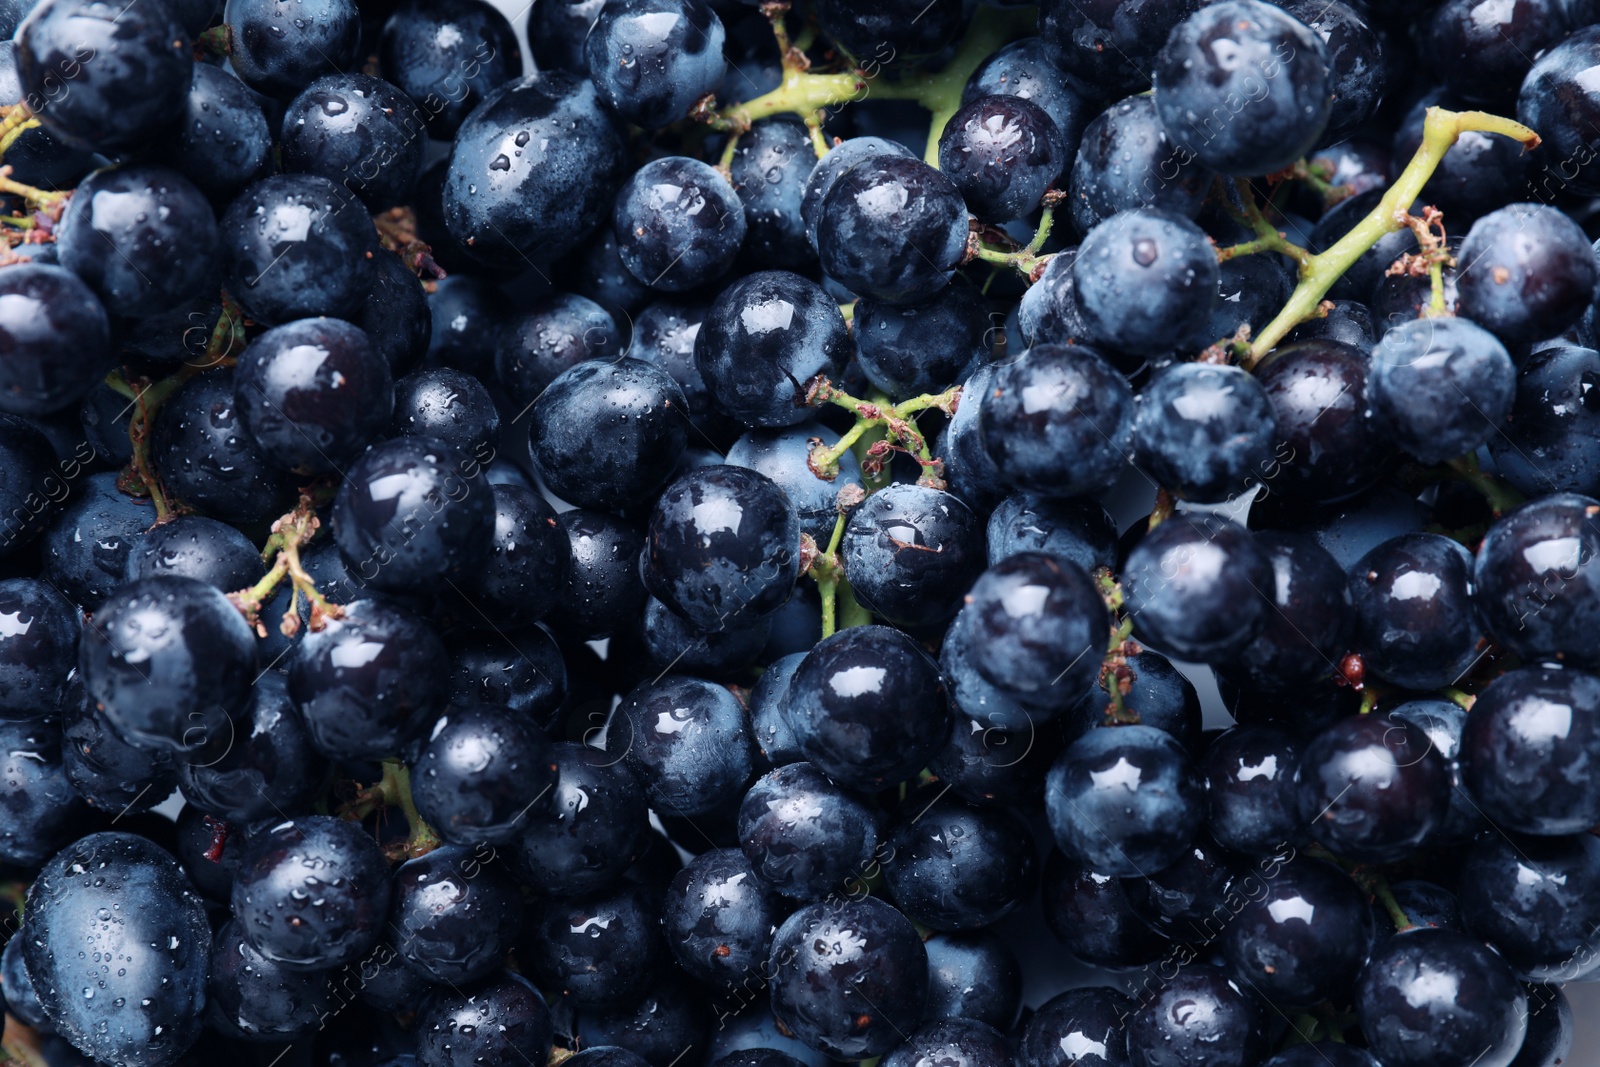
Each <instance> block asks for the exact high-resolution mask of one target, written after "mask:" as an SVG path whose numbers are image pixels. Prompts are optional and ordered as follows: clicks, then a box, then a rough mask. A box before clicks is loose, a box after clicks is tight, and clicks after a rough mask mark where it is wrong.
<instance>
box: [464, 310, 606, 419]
mask: <svg viewBox="0 0 1600 1067" xmlns="http://www.w3.org/2000/svg"><path fill="white" fill-rule="evenodd" d="M619 351H621V337H620V335H619V333H618V331H617V324H616V322H615V320H613V319H612V317H611V314H610V313H609V312H607V311H606V309H605V308H603V307H601V306H600V305H599V304H597V303H595V302H594V301H593V300H590V299H589V298H587V297H582V296H576V295H574V294H572V293H555V294H553V295H551V296H547V297H544V298H542V299H540V300H536V301H534V302H533V303H532V304H530V305H528V308H527V310H526V311H524V312H522V314H520V315H518V316H516V317H515V318H512V319H510V320H509V321H508V322H506V324H505V325H504V327H503V328H502V329H501V331H500V332H499V344H498V346H497V347H496V350H495V354H494V361H495V366H494V370H495V376H496V377H497V378H498V379H499V380H500V384H501V385H502V386H504V387H505V390H506V393H507V394H508V395H509V396H510V398H511V401H512V403H513V404H515V405H516V406H517V407H518V408H521V407H523V406H525V405H527V404H531V403H533V402H534V401H535V400H537V399H539V394H540V393H542V392H544V391H545V388H546V387H547V386H549V384H550V383H551V382H553V381H555V380H556V378H558V377H559V376H560V375H561V373H562V372H563V371H565V370H567V369H568V368H569V367H572V366H574V365H575V364H578V363H581V362H583V361H584V360H586V359H605V358H609V357H612V356H615V355H616V354H617V353H618V352H619Z"/></svg>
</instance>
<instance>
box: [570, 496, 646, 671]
mask: <svg viewBox="0 0 1600 1067" xmlns="http://www.w3.org/2000/svg"><path fill="white" fill-rule="evenodd" d="M559 521H560V523H561V526H562V528H563V529H564V530H565V531H566V534H567V539H568V545H569V548H570V552H571V554H570V557H569V563H570V565H571V569H570V571H569V572H568V576H567V581H566V585H565V586H564V587H563V588H562V590H561V592H560V595H559V597H558V599H557V601H556V610H555V612H554V613H553V614H554V618H555V620H557V621H558V624H559V627H560V629H561V631H563V632H566V633H570V634H572V635H573V636H575V637H578V638H580V639H582V640H585V641H588V640H594V639H596V638H601V637H609V636H610V635H611V634H612V633H614V632H616V631H618V630H620V629H622V628H623V627H624V626H625V625H626V624H627V623H628V622H629V621H630V620H632V619H635V618H637V617H638V616H639V614H640V613H641V612H642V611H643V610H644V602H645V597H646V596H647V595H648V594H646V593H645V590H644V583H643V582H642V581H640V579H639V553H640V552H641V551H642V550H643V549H644V533H643V532H642V531H640V530H638V529H635V528H634V527H632V526H630V525H628V524H627V523H626V522H623V521H622V520H621V519H618V518H614V517H612V516H610V515H605V514H602V513H600V512H598V511H585V510H583V509H581V508H580V509H577V510H575V511H567V512H563V513H562V514H561V515H560V516H559Z"/></svg>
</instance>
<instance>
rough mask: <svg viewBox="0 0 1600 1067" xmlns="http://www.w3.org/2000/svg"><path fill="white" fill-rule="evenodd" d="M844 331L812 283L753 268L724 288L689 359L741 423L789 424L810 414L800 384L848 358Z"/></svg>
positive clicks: (831, 372)
mask: <svg viewBox="0 0 1600 1067" xmlns="http://www.w3.org/2000/svg"><path fill="white" fill-rule="evenodd" d="M850 352H851V342H850V332H849V330H848V328H847V327H846V326H845V323H844V318H843V317H842V316H841V315H840V314H839V307H838V305H837V304H836V303H835V302H834V301H833V300H832V299H831V298H829V296H828V295H827V293H825V292H823V290H822V287H821V286H819V285H817V284H816V283H814V282H812V281H809V280H807V279H805V278H802V277H801V276H800V275H798V274H791V273H789V272H787V271H760V272H758V273H755V274H749V275H746V276H745V277H744V278H742V279H740V280H739V281H737V282H734V283H733V284H732V285H730V286H728V287H727V288H726V289H724V290H723V291H722V293H721V295H719V296H718V297H717V298H716V300H715V302H713V303H712V305H711V308H710V309H709V310H708V311H707V312H706V315H705V321H704V322H703V323H702V324H701V327H700V332H699V333H698V334H697V335H696V336H695V340H694V358H695V364H696V366H697V367H698V369H699V372H700V375H701V377H702V378H703V380H704V381H705V384H706V388H707V389H708V390H709V391H710V393H711V396H712V397H713V398H714V399H715V401H716V403H717V404H719V405H721V407H722V408H723V409H724V410H726V411H727V412H728V413H729V414H730V415H732V416H733V417H734V418H736V419H739V420H740V421H742V422H744V423H745V424H746V425H749V426H767V427H776V426H793V425H795V424H796V423H800V422H804V421H805V420H806V419H807V418H810V417H811V412H810V411H809V410H808V409H807V408H806V407H805V403H806V388H807V385H808V383H809V382H810V381H811V379H812V378H814V377H816V376H817V375H823V376H825V377H829V378H833V377H835V376H837V375H838V374H839V373H840V372H841V371H842V370H843V369H844V366H845V364H846V363H847V362H848V360H849V356H850Z"/></svg>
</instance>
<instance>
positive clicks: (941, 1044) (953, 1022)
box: [883, 1019, 1011, 1067]
mask: <svg viewBox="0 0 1600 1067" xmlns="http://www.w3.org/2000/svg"><path fill="white" fill-rule="evenodd" d="M1010 1055H1011V1046H1010V1045H1009V1044H1007V1042H1006V1039H1005V1038H1004V1037H1003V1036H1001V1034H1000V1032H999V1031H998V1030H996V1029H995V1028H994V1027H992V1026H990V1025H989V1024H988V1023H983V1022H978V1021H977V1020H976V1019H943V1020H940V1021H938V1022H930V1023H927V1024H925V1025H924V1026H922V1027H920V1028H918V1029H917V1030H914V1031H912V1032H911V1034H910V1035H909V1036H907V1037H906V1039H905V1040H904V1041H902V1042H901V1043H900V1044H899V1045H897V1046H895V1048H894V1050H893V1051H892V1052H890V1053H889V1054H888V1055H887V1056H885V1057H884V1058H883V1064H884V1067H918V1065H919V1064H925V1063H939V1064H948V1065H949V1067H979V1065H980V1064H987V1063H1001V1062H1004V1061H1006V1060H1007V1059H1008V1058H1009V1057H1010Z"/></svg>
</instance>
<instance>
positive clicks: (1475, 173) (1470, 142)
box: [1335, 89, 1543, 220]
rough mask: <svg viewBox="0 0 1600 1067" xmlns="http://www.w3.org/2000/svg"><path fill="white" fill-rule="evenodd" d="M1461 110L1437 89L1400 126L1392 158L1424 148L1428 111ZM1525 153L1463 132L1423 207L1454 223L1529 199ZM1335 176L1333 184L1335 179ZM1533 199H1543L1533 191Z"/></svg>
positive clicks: (1425, 191)
mask: <svg viewBox="0 0 1600 1067" xmlns="http://www.w3.org/2000/svg"><path fill="white" fill-rule="evenodd" d="M1460 106H1464V105H1461V104H1460V103H1459V102H1458V101H1456V100H1453V99H1451V97H1450V96H1449V95H1448V94H1447V93H1446V92H1444V90H1442V89H1441V90H1435V91H1433V92H1430V93H1428V94H1426V95H1425V96H1423V98H1422V99H1420V100H1418V101H1417V102H1416V104H1414V105H1413V106H1412V107H1411V109H1410V110H1409V111H1407V112H1406V114H1405V118H1404V119H1403V120H1402V122H1401V123H1400V128H1399V130H1398V131H1396V133H1395V136H1394V155H1395V158H1396V159H1409V158H1411V156H1413V155H1414V154H1416V151H1417V148H1418V147H1419V146H1420V145H1421V144H1422V124H1423V121H1424V118H1425V115H1426V112H1427V109H1428V108H1430V107H1447V108H1450V109H1451V110H1455V109H1456V108H1457V107H1460ZM1528 170H1529V164H1528V154H1527V153H1526V152H1524V151H1523V150H1522V146H1521V145H1520V144H1518V143H1517V142H1516V141H1514V140H1512V139H1511V138H1509V137H1506V136H1503V135H1501V134H1498V133H1484V132H1482V131H1479V130H1472V131H1467V132H1463V133H1462V134H1461V136H1460V137H1458V138H1457V139H1456V143H1455V144H1453V145H1451V146H1450V150H1449V151H1448V152H1446V153H1445V155H1444V159H1443V160H1441V161H1440V163H1439V169H1438V170H1436V171H1434V172H1433V176H1432V177H1431V178H1429V179H1428V184H1427V185H1425V186H1423V188H1422V197H1423V200H1424V201H1425V202H1426V203H1429V204H1437V205H1438V206H1439V208H1440V209H1441V210H1443V211H1445V212H1446V213H1447V217H1450V218H1452V219H1454V218H1462V219H1473V220H1476V219H1477V218H1478V217H1479V216H1481V215H1487V214H1488V213H1489V212H1490V211H1493V210H1494V209H1495V208H1497V207H1499V206H1500V205H1502V204H1505V203H1507V202H1508V201H1511V200H1515V199H1517V198H1518V197H1519V195H1527V193H1528V191H1529V187H1530V184H1531V183H1529V182H1528ZM1338 177H1339V176H1338V175H1337V174H1336V175H1335V180H1338ZM1533 195H1535V196H1542V195H1543V194H1541V193H1540V192H1539V191H1538V189H1537V188H1535V189H1534V190H1533Z"/></svg>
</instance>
